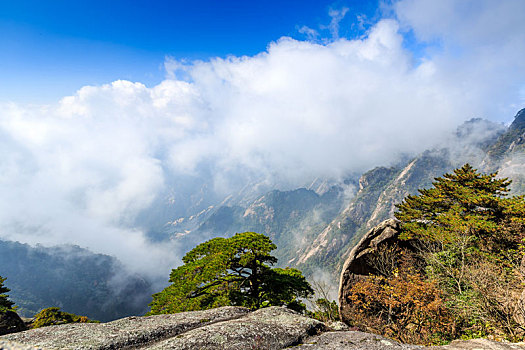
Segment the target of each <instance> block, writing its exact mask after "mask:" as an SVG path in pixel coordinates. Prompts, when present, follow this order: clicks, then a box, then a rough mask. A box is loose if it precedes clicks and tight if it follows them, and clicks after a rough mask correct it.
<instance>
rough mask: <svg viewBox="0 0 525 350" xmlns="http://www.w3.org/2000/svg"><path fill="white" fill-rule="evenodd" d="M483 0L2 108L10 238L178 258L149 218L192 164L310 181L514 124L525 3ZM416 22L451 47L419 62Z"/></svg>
mask: <svg viewBox="0 0 525 350" xmlns="http://www.w3.org/2000/svg"><path fill="white" fill-rule="evenodd" d="M479 3H480V4H481V5H480V7H479V8H477V7H476V6H475V4H478V2H450V1H443V2H433V1H428V2H425V1H418V2H415V1H410V0H403V1H400V2H399V3H397V5H395V7H394V9H395V11H396V14H397V18H396V19H383V20H380V21H379V22H378V23H376V24H375V25H374V26H373V27H372V28H371V29H370V31H369V32H368V33H367V35H366V36H365V37H364V38H362V39H355V40H349V39H344V38H342V39H336V40H332V41H331V42H329V43H324V44H319V43H314V42H309V41H298V40H294V39H291V38H282V39H280V40H278V41H277V42H274V43H271V44H270V45H269V47H268V50H267V52H263V53H260V54H258V55H256V56H253V57H228V58H225V59H221V58H214V59H211V60H210V61H208V62H202V61H196V62H179V61H176V60H173V59H167V61H166V69H167V71H168V78H167V79H166V80H165V81H163V82H162V83H161V84H159V85H157V86H153V87H147V86H145V85H143V84H141V83H132V82H128V81H115V82H113V83H111V84H107V85H103V86H97V87H95V86H86V87H83V88H82V89H80V90H79V91H78V92H77V93H76V94H75V95H73V96H69V97H64V98H63V99H62V100H61V101H60V102H58V103H56V104H51V105H48V106H21V105H14V104H6V105H3V106H1V108H0V110H1V111H2V112H0V150H1V151H0V152H1V154H0V155H1V158H0V193H2V196H0V223H1V224H0V237H6V238H10V239H18V240H21V241H25V242H31V243H34V242H44V243H47V244H52V243H62V242H64V243H67V242H69V243H76V244H80V245H82V246H87V247H90V248H92V249H93V250H95V251H100V252H104V253H113V254H115V255H117V256H118V257H120V258H121V259H123V260H124V261H125V262H127V263H129V264H134V266H135V267H137V265H141V264H143V265H144V267H145V268H147V266H149V263H145V262H146V261H147V260H148V259H154V260H155V261H152V262H151V264H157V265H158V266H160V265H163V264H164V265H165V266H170V265H171V266H172V265H173V261H174V259H175V257H174V254H173V252H172V249H173V248H172V247H167V248H161V247H158V246H155V245H152V244H151V243H148V242H147V239H146V238H145V236H144V234H143V232H141V230H140V229H138V228H137V227H136V226H135V224H136V218H137V216H138V215H139V214H140V213H141V212H143V210H145V209H147V208H148V207H149V206H150V205H151V204H152V203H154V201H155V200H157V199H158V198H159V196H162V195H164V194H165V193H166V192H167V188H168V187H174V188H175V191H177V190H180V186H182V185H181V183H182V182H181V181H182V180H181V178H182V177H184V178H185V179H187V178H188V177H190V178H191V177H192V176H200V177H203V178H205V177H206V176H209V177H211V178H212V180H211V182H215V185H216V186H217V188H216V190H225V189H231V188H236V186H240V185H242V184H243V183H244V182H245V181H246V180H247V179H252V178H254V177H258V178H259V179H266V180H269V181H270V182H278V183H281V184H296V185H297V184H303V183H304V182H306V181H308V180H311V179H313V178H315V177H334V178H337V177H339V176H341V175H343V174H345V173H346V172H349V171H363V170H366V169H368V168H371V167H373V166H376V165H380V164H388V163H389V162H392V161H395V160H396V158H397V157H398V156H399V155H400V154H403V153H414V152H418V151H421V150H423V149H425V148H428V147H431V146H432V145H434V144H436V143H437V142H439V141H440V140H442V137H443V135H445V134H446V133H447V132H449V131H450V130H453V129H455V128H456V127H457V125H458V124H459V123H461V122H462V121H463V120H466V119H470V118H471V117H478V116H481V117H483V116H488V117H492V118H493V119H498V118H499V119H500V120H505V121H508V118H509V117H510V116H511V115H512V114H513V113H514V112H515V111H516V110H517V109H518V108H519V107H520V106H517V105H519V103H522V102H523V101H522V100H521V98H522V96H521V95H520V94H522V88H520V87H522V86H524V80H525V70H524V63H523V62H524V61H523V60H522V59H521V58H522V57H524V56H525V55H524V53H525V45H524V41H523V36H524V35H525V34H524V33H525V30H524V29H523V24H522V23H521V22H520V23H518V22H517V19H516V18H517V15H516V13H518V12H519V13H524V12H523V10H522V8H521V6H522V5H521V4H523V3H522V2H512V1H508V2H505V1H503V2H501V3H502V4H500V2H487V1H482V2H479ZM425 4H426V5H425ZM460 4H463V5H460ZM465 4H466V5H465ZM492 9H493V10H494V11H493V12H491V10H492ZM491 13H492V14H493V15H491ZM335 15H336V14H334V18H336V17H337V16H335ZM339 15H340V16H344V11H343V13H341V14H339ZM491 20H492V21H494V24H493V25H488V24H489V23H491V22H490V21H491ZM507 21H508V23H507ZM336 23H339V22H336ZM400 26H401V28H402V30H401V31H400V29H399V28H400ZM478 27H479V28H478ZM407 29H410V30H413V32H414V33H415V35H416V37H417V38H420V39H421V40H437V41H438V42H440V45H439V47H436V46H435V45H434V44H431V45H430V46H428V47H427V52H426V53H425V55H424V57H425V59H424V60H423V61H422V62H419V61H418V60H417V59H415V58H414V55H413V54H412V52H410V51H409V50H408V49H407V48H406V47H405V42H404V40H403V33H405V31H406V30H407ZM203 169H205V171H204V170H203ZM173 215H174V216H175V217H176V215H177V213H174V214H173ZM175 217H174V218H175ZM145 246H147V247H146V248H145ZM148 252H153V253H152V254H149V253H148ZM169 257H171V258H169ZM170 259H171V260H170ZM164 268H165V267H164ZM162 273H164V274H165V271H162Z"/></svg>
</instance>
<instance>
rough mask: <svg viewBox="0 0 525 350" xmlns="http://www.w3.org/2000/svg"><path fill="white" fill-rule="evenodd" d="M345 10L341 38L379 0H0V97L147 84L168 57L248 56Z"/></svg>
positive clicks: (372, 12) (370, 14) (39, 98)
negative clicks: (118, 82)
mask: <svg viewBox="0 0 525 350" xmlns="http://www.w3.org/2000/svg"><path fill="white" fill-rule="evenodd" d="M345 7H346V8H348V9H349V13H348V15H347V16H345V19H344V22H343V23H344V25H341V30H340V32H341V35H342V36H347V37H353V36H356V35H361V34H362V29H360V28H359V26H358V25H357V22H356V16H357V15H365V16H367V18H368V19H373V18H374V17H377V14H378V1H355V0H354V1H352V0H347V1H341V0H336V1H331V0H330V1H327V0H320V1H312V0H286V1H279V0H269V1H268V0H267V1H261V0H257V1H231V0H227V1H217V0H215V1H214V0H186V1H181V0H175V1H157V0H155V1H122V0H114V1H100V0H90V1H86V0H78V1H70V0H69V1H65V0H52V1H41V0H17V1H12V0H0V32H1V33H2V35H1V36H0V101H7V100H14V101H19V102H35V103H40V102H47V101H50V100H53V99H57V98H59V97H61V96H64V95H69V94H72V93H74V91H76V90H77V89H79V88H80V87H82V86H84V85H100V84H103V83H108V82H111V81H114V80H116V79H127V80H132V81H141V82H143V83H145V84H147V85H153V84H156V83H158V82H160V81H161V80H162V78H163V77H164V74H165V72H164V69H163V62H164V60H165V57H166V56H171V57H174V58H177V59H184V58H185V59H189V60H193V59H204V60H206V59H208V58H210V57H216V56H219V57H225V56H227V55H236V56H242V55H254V54H257V53H259V52H262V51H264V50H265V49H266V47H267V45H268V44H269V43H270V42H272V41H275V40H277V39H279V38H280V37H282V36H291V37H294V38H299V39H301V38H304V37H305V35H304V34H302V33H300V32H299V29H300V28H301V27H302V26H308V27H310V28H314V29H316V30H320V32H321V35H323V36H330V33H329V30H328V29H325V30H323V29H322V26H324V25H328V24H329V23H330V20H331V18H330V16H329V11H330V10H331V9H341V8H345Z"/></svg>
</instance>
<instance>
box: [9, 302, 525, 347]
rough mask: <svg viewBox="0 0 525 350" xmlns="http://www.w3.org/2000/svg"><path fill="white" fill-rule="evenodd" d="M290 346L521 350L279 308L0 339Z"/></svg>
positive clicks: (129, 320) (48, 343) (16, 343)
mask: <svg viewBox="0 0 525 350" xmlns="http://www.w3.org/2000/svg"><path fill="white" fill-rule="evenodd" d="M334 328H335V327H334ZM290 347H291V348H292V349H301V350H318V349H319V350H320V349H323V350H364V349H369V350H382V349H391V350H411V349H427V350H460V349H461V350H464V349H470V350H484V349H491V350H525V344H523V343H516V344H513V343H499V342H495V341H490V340H486V339H473V340H468V341H454V342H452V343H451V344H450V345H447V346H436V347H421V346H417V345H408V344H401V343H399V342H396V341H394V340H391V339H387V338H384V337H381V336H379V335H375V334H370V333H364V332H358V331H332V328H330V327H327V326H326V325H325V324H323V323H321V322H319V321H317V320H313V319H311V318H308V317H304V316H302V315H300V314H298V313H296V312H294V311H291V310H288V309H285V308H281V307H269V308H264V309H260V310H257V311H254V312H249V310H248V309H245V308H241V307H233V306H227V307H222V308H218V309H212V310H205V311H193V312H184V313H178V314H171V315H157V316H148V317H126V318H123V319H120V320H116V321H113V322H108V323H99V324H97V323H82V324H79V323H77V324H66V325H60V326H51V327H44V328H38V329H33V330H29V331H25V332H20V333H14V334H9V335H5V336H2V337H0V350H51V349H177V350H184V349H191V350H199V349H221V350H222V349H224V350H229V349H231V350H233V349H235V350H244V349H246V350H248V349H250V350H252V349H258V350H278V349H285V348H290Z"/></svg>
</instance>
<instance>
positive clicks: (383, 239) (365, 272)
mask: <svg viewBox="0 0 525 350" xmlns="http://www.w3.org/2000/svg"><path fill="white" fill-rule="evenodd" d="M400 232H401V228H400V225H399V221H397V220H395V219H388V220H385V221H383V222H382V223H380V224H379V225H377V226H376V227H374V228H372V229H371V230H370V231H368V232H367V233H366V234H365V235H364V236H363V238H361V240H360V241H359V243H358V244H357V245H356V246H355V247H354V248H353V249H352V251H351V252H350V255H349V256H348V258H347V259H346V261H345V263H344V265H343V270H342V272H341V278H340V281H339V312H340V315H341V319H342V320H343V322H347V323H348V322H349V321H351V319H349V316H348V309H349V307H350V301H349V300H348V295H349V291H350V289H351V288H352V286H353V285H354V284H355V283H357V282H358V281H360V280H362V279H363V278H366V277H367V276H369V275H370V274H376V273H377V271H376V269H375V268H374V267H373V266H371V265H370V263H369V261H370V259H369V258H370V256H371V254H373V253H374V252H376V251H377V250H378V249H379V248H381V247H383V246H393V245H396V246H398V247H400V248H407V249H412V247H411V245H410V242H407V241H401V240H399V234H400Z"/></svg>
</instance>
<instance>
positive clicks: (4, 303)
mask: <svg viewBox="0 0 525 350" xmlns="http://www.w3.org/2000/svg"><path fill="white" fill-rule="evenodd" d="M5 280H6V279H5V278H3V277H2V276H0V312H6V311H14V309H13V306H14V305H15V303H13V302H12V301H11V300H9V299H8V295H7V292H9V291H10V289H9V288H7V287H5V286H4V281H5Z"/></svg>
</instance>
